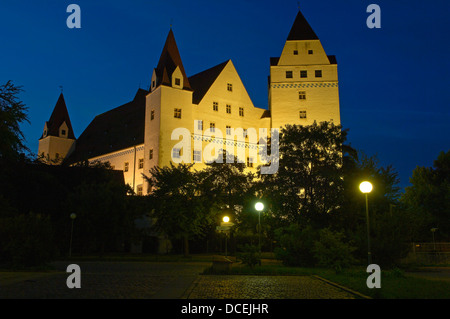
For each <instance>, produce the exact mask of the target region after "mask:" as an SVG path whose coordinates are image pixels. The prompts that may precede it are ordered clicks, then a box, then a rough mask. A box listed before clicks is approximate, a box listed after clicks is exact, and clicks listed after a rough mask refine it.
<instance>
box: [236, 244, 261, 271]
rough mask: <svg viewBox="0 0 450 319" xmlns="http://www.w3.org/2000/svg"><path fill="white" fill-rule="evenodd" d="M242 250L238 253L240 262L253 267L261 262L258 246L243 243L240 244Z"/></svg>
mask: <svg viewBox="0 0 450 319" xmlns="http://www.w3.org/2000/svg"><path fill="white" fill-rule="evenodd" d="M240 248H241V250H242V252H241V253H239V254H238V258H239V259H240V260H242V263H243V264H245V265H247V266H250V268H253V267H254V266H255V265H256V264H261V259H260V258H259V249H258V246H255V245H249V244H245V245H244V246H240Z"/></svg>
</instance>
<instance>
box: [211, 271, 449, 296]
mask: <svg viewBox="0 0 450 319" xmlns="http://www.w3.org/2000/svg"><path fill="white" fill-rule="evenodd" d="M208 273H209V274H211V269H207V270H206V271H205V274H208ZM230 274H233V275H297V276H310V275H317V276H319V277H322V278H324V279H327V280H329V281H332V282H334V283H337V284H339V285H341V286H344V287H347V288H350V289H351V290H355V291H357V292H359V293H361V294H363V295H366V296H369V297H372V298H376V299H449V298H450V281H439V280H431V279H424V278H416V277H413V276H410V275H408V274H407V273H404V272H403V271H401V270H383V269H382V270H381V288H379V289H377V288H373V289H369V288H368V287H367V285H366V280H367V277H368V276H369V275H370V274H369V273H366V271H365V268H352V269H347V270H343V271H342V272H340V273H336V272H335V271H334V270H332V269H324V268H303V267H286V266H283V265H280V264H276V263H272V264H266V265H264V264H263V265H262V266H255V267H254V268H253V269H252V268H250V267H248V266H244V265H241V264H234V265H233V267H232V270H231V273H230Z"/></svg>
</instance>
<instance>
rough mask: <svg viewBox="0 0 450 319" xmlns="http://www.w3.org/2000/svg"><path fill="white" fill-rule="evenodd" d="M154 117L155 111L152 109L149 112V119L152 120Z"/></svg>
mask: <svg viewBox="0 0 450 319" xmlns="http://www.w3.org/2000/svg"><path fill="white" fill-rule="evenodd" d="M154 119H155V111H154V110H152V112H151V113H150V121H153V120H154Z"/></svg>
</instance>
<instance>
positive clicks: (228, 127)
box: [227, 125, 231, 135]
mask: <svg viewBox="0 0 450 319" xmlns="http://www.w3.org/2000/svg"><path fill="white" fill-rule="evenodd" d="M227 135H231V126H230V125H227Z"/></svg>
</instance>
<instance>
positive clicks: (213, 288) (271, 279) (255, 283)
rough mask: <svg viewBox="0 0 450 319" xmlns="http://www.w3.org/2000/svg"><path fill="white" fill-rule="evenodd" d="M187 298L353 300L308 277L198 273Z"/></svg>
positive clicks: (336, 289) (351, 296)
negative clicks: (199, 274)
mask: <svg viewBox="0 0 450 319" xmlns="http://www.w3.org/2000/svg"><path fill="white" fill-rule="evenodd" d="M185 297H186V298H188V299H355V296H354V295H352V294H350V293H348V292H346V291H344V290H342V289H339V288H336V287H334V286H331V285H329V284H327V283H325V282H323V281H321V280H319V279H317V278H314V277H310V276H241V275H237V276H209V275H204V276H199V277H198V278H197V280H196V281H195V283H194V284H193V286H192V287H191V289H190V291H188V292H187V295H186V296H185Z"/></svg>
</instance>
